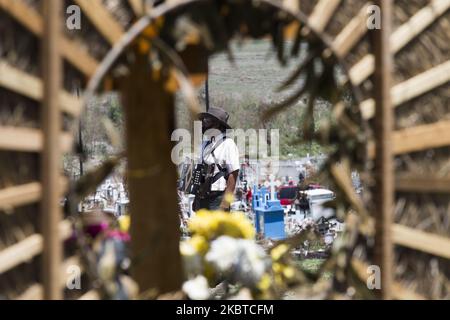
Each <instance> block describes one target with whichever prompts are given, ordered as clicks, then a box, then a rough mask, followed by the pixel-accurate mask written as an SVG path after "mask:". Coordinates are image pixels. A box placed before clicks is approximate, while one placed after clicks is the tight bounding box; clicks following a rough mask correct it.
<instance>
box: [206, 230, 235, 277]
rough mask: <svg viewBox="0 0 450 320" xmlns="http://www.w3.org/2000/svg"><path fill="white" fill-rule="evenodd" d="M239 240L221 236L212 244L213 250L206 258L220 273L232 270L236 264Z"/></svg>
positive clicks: (210, 250)
mask: <svg viewBox="0 0 450 320" xmlns="http://www.w3.org/2000/svg"><path fill="white" fill-rule="evenodd" d="M238 243H239V240H238V239H235V238H231V237H228V236H221V237H219V238H217V239H216V240H214V241H213V242H211V248H210V249H209V251H208V253H207V254H206V256H205V259H206V261H207V262H209V263H211V264H212V265H213V266H214V267H215V268H216V269H217V270H218V271H219V272H225V271H228V270H230V269H231V268H232V267H233V265H234V264H235V263H236V259H237V255H236V254H237V249H238V248H237V247H238Z"/></svg>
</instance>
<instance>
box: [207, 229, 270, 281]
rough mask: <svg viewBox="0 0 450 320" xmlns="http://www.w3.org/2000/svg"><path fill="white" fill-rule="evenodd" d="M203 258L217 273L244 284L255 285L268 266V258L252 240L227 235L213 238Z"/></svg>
mask: <svg viewBox="0 0 450 320" xmlns="http://www.w3.org/2000/svg"><path fill="white" fill-rule="evenodd" d="M205 259H206V261H207V262H208V263H210V264H211V265H212V266H213V268H214V269H215V270H216V271H217V272H218V273H222V274H224V275H226V276H227V277H228V278H229V280H231V281H232V282H240V283H242V284H244V285H246V286H255V285H256V284H257V283H258V282H259V280H260V279H261V277H262V276H263V274H264V273H265V272H266V271H267V270H268V269H269V268H270V259H269V258H268V256H267V255H266V253H265V251H264V250H263V249H262V248H261V247H260V246H258V245H257V244H256V243H255V242H254V241H252V240H245V239H235V238H231V237H228V236H222V237H219V238H217V239H216V240H214V241H213V242H212V243H211V249H210V250H209V252H208V253H207V254H206V256H205Z"/></svg>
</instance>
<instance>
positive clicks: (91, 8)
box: [75, 0, 124, 45]
mask: <svg viewBox="0 0 450 320" xmlns="http://www.w3.org/2000/svg"><path fill="white" fill-rule="evenodd" d="M75 3H76V4H78V5H79V6H80V7H81V9H82V10H83V12H84V13H85V14H86V15H87V17H88V18H89V20H90V21H91V22H92V24H93V25H94V26H95V27H96V28H97V30H98V31H99V32H100V34H102V35H103V36H104V37H105V39H106V40H107V41H108V42H109V43H110V44H111V45H114V44H115V43H116V42H117V41H119V39H120V38H121V37H122V35H123V33H124V30H123V28H122V26H121V25H120V24H119V23H117V21H116V20H115V19H114V17H113V16H112V15H111V14H110V13H109V12H108V11H107V10H106V8H105V7H104V6H103V4H102V2H101V0H75Z"/></svg>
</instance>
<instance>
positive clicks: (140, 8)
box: [128, 0, 144, 17]
mask: <svg viewBox="0 0 450 320" xmlns="http://www.w3.org/2000/svg"><path fill="white" fill-rule="evenodd" d="M128 3H129V4H130V7H131V9H133V12H134V14H135V15H136V17H140V16H142V15H143V14H144V1H142V0H128Z"/></svg>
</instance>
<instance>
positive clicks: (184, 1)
mask: <svg viewBox="0 0 450 320" xmlns="http://www.w3.org/2000/svg"><path fill="white" fill-rule="evenodd" d="M205 1H210V0H180V1H177V2H169V3H166V2H165V3H163V4H161V5H159V6H157V7H155V8H153V10H152V11H151V12H150V13H148V14H147V15H146V16H144V17H142V18H140V19H139V20H138V21H137V22H136V23H135V24H134V25H133V26H132V27H131V28H130V29H129V30H128V31H127V32H126V33H125V34H124V35H123V36H122V38H121V39H120V40H119V41H118V42H117V43H116V44H115V45H114V47H113V48H112V49H111V50H110V51H109V52H108V54H107V55H106V56H105V58H104V59H103V61H102V62H101V64H100V66H99V67H98V68H97V70H96V72H95V74H94V76H93V77H92V78H91V79H90V81H89V83H88V86H87V88H86V92H85V94H84V97H83V108H84V107H85V106H86V104H87V102H88V101H89V100H90V99H91V98H92V97H93V96H94V94H95V92H96V91H97V89H98V87H99V85H100V83H101V81H102V79H103V78H104V77H105V75H106V74H107V73H108V71H109V70H110V68H111V67H112V65H113V64H114V63H115V62H116V61H117V59H118V58H119V57H120V55H121V54H122V53H123V52H124V50H125V49H126V48H127V47H128V46H129V45H130V44H131V43H132V42H133V41H134V40H135V39H136V38H137V37H138V36H139V34H141V33H142V31H144V29H145V28H147V27H148V26H149V25H150V24H151V23H152V22H153V21H154V20H156V19H158V18H159V17H162V16H164V15H166V14H167V13H169V12H171V11H173V10H176V9H180V8H182V7H184V6H188V5H190V4H194V3H200V2H205ZM249 1H250V0H249ZM258 1H259V2H261V3H265V4H267V5H269V6H272V7H274V8H277V9H278V10H280V11H282V12H285V13H286V14H289V15H290V16H291V17H292V18H294V19H295V20H296V21H297V22H299V23H302V24H304V25H305V26H306V27H307V28H309V29H310V30H311V33H312V34H313V35H314V36H315V37H316V38H317V39H319V40H320V41H321V42H322V43H323V44H324V45H325V47H327V49H329V50H330V51H331V52H332V54H333V56H334V57H335V58H336V60H337V61H338V63H339V64H340V65H341V66H342V67H343V69H344V73H345V75H346V77H347V78H348V79H350V77H349V69H348V68H347V66H346V64H345V63H344V62H343V60H342V59H341V58H339V56H338V55H337V54H336V53H335V51H334V49H333V46H332V45H331V39H330V38H329V37H328V36H327V35H325V34H324V33H322V32H318V31H316V30H315V29H314V28H313V27H311V25H310V24H309V21H308V17H307V16H306V15H305V14H304V13H303V12H301V11H300V10H299V11H298V12H293V11H292V10H291V9H289V8H287V7H286V6H285V5H283V4H282V3H277V2H275V1H274V0H258ZM349 85H350V87H351V89H352V90H351V91H352V93H353V95H354V98H355V99H356V102H357V104H360V103H361V102H362V94H361V92H360V89H359V87H356V86H355V85H354V84H353V83H351V81H350V82H349Z"/></svg>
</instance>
